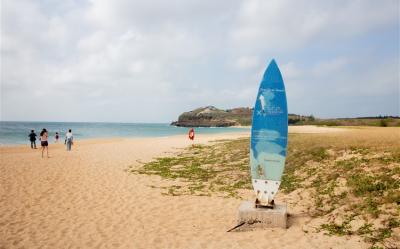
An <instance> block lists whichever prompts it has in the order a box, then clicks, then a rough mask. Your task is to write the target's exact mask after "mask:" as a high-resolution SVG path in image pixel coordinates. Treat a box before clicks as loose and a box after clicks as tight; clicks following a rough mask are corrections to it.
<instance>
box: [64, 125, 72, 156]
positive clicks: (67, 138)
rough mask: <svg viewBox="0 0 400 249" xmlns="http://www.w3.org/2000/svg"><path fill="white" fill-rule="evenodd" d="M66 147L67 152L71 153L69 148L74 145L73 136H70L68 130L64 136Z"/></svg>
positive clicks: (70, 132)
mask: <svg viewBox="0 0 400 249" xmlns="http://www.w3.org/2000/svg"><path fill="white" fill-rule="evenodd" d="M64 144H66V145H67V151H71V147H72V145H73V144H74V136H72V130H71V129H69V130H68V132H67V134H65V142H64Z"/></svg>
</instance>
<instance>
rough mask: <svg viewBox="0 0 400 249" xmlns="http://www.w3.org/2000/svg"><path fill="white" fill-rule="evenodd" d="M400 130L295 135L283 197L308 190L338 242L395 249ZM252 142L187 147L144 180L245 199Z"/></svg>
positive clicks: (146, 168)
mask: <svg viewBox="0 0 400 249" xmlns="http://www.w3.org/2000/svg"><path fill="white" fill-rule="evenodd" d="M398 132H400V131H399V129H398V128H369V129H352V130H349V131H347V132H342V133H325V134H290V136H289V140H288V141H289V144H288V151H287V160H286V166H285V171H284V175H283V179H282V183H281V188H280V189H281V193H279V194H281V195H290V194H292V195H293V194H295V193H299V192H307V193H308V194H309V195H308V196H309V198H310V199H311V202H310V203H311V204H310V206H309V207H308V208H307V210H308V211H307V212H308V215H309V216H310V217H312V218H313V219H315V220H320V221H322V223H321V224H320V225H319V226H318V227H317V229H315V231H316V232H324V233H325V234H327V235H331V236H332V235H335V236H360V237H362V238H363V239H364V240H365V241H367V242H369V243H371V248H379V247H388V245H389V247H390V245H391V243H393V242H392V241H391V239H392V238H391V237H392V235H393V232H394V231H395V230H396V229H397V230H396V231H398V229H399V226H400V219H399V214H400V191H399V189H400V139H399V133H398ZM249 142H250V140H249V138H240V139H236V140H228V141H226V140H223V141H214V142H213V143H211V144H208V145H196V146H194V147H188V148H186V149H184V150H183V151H181V152H179V153H178V154H176V155H174V156H171V157H160V158H156V159H155V160H154V161H151V162H148V163H145V164H144V165H143V166H142V167H141V168H140V169H132V171H133V172H135V173H139V174H149V175H159V176H161V177H164V178H167V179H175V180H179V182H181V183H182V184H179V185H176V184H174V185H171V186H169V187H166V192H165V193H164V194H168V195H206V196H210V195H217V196H224V197H235V198H241V191H242V190H244V189H251V182H250V174H249Z"/></svg>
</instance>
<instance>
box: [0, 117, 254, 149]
mask: <svg viewBox="0 0 400 249" xmlns="http://www.w3.org/2000/svg"><path fill="white" fill-rule="evenodd" d="M43 128H46V129H47V131H48V132H49V141H50V142H52V141H53V140H54V135H55V133H56V132H58V133H59V134H60V138H61V140H62V139H63V138H64V136H65V133H66V132H67V131H68V129H72V133H73V135H74V139H86V138H112V137H125V138H126V137H165V136H173V135H179V134H187V133H188V128H184V127H175V126H170V125H169V124H156V123H152V124H145V123H86V122H82V123H81V122H13V121H0V145H18V144H28V143H29V138H28V134H29V133H30V131H31V130H35V132H36V134H37V135H38V136H39V133H40V131H41V130H42V129H43ZM245 130H248V129H247V128H229V127H226V128H225V127H224V128H222V127H221V128H219V127H218V128H195V131H196V134H212V133H223V132H240V131H245Z"/></svg>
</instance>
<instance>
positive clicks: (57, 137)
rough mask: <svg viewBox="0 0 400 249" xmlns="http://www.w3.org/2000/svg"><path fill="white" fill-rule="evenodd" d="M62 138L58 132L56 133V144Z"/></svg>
mask: <svg viewBox="0 0 400 249" xmlns="http://www.w3.org/2000/svg"><path fill="white" fill-rule="evenodd" d="M59 138H60V136H59V135H58V132H56V135H55V136H54V139H55V142H56V143H58V139H59Z"/></svg>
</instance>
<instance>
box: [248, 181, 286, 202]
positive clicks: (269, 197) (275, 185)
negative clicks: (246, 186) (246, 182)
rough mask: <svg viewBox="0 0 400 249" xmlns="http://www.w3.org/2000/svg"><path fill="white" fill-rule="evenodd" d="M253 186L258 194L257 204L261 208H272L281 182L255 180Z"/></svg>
mask: <svg viewBox="0 0 400 249" xmlns="http://www.w3.org/2000/svg"><path fill="white" fill-rule="evenodd" d="M252 184H253V188H254V191H255V194H256V202H258V204H259V205H261V206H270V205H271V203H273V200H274V198H275V195H276V193H277V192H278V189H279V186H280V184H281V181H273V180H263V179H253V180H252Z"/></svg>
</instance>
